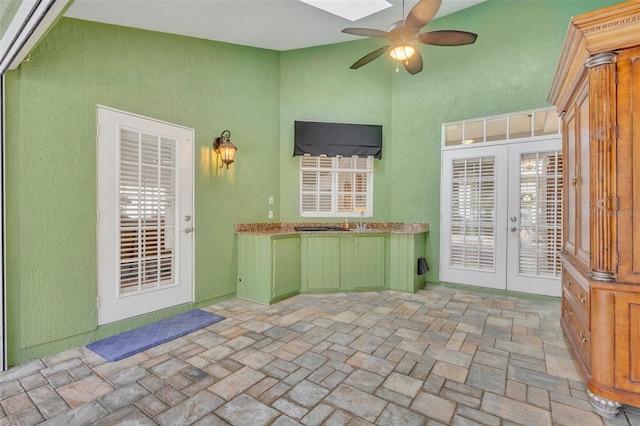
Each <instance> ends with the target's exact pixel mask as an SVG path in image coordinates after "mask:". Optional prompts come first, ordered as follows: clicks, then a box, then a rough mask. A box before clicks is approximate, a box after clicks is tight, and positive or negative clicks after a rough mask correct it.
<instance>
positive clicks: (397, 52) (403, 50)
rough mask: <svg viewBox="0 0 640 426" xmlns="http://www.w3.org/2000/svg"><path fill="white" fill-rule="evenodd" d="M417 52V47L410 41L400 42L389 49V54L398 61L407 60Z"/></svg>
mask: <svg viewBox="0 0 640 426" xmlns="http://www.w3.org/2000/svg"><path fill="white" fill-rule="evenodd" d="M415 53H416V48H415V47H413V46H412V45H410V44H408V43H403V44H399V45H397V46H394V47H392V48H391V49H389V56H391V57H392V58H393V59H395V60H396V61H406V60H407V59H409V58H410V57H412V56H413V55H414V54H415Z"/></svg>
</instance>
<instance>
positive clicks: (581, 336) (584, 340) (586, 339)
mask: <svg viewBox="0 0 640 426" xmlns="http://www.w3.org/2000/svg"><path fill="white" fill-rule="evenodd" d="M580 338H581V339H582V343H589V339H588V338H587V336H585V335H584V332H583V331H581V332H580Z"/></svg>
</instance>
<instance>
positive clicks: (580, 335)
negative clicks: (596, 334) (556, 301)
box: [562, 291, 591, 369]
mask: <svg viewBox="0 0 640 426" xmlns="http://www.w3.org/2000/svg"><path fill="white" fill-rule="evenodd" d="M562 318H563V319H564V320H565V322H566V324H567V326H568V327H567V328H568V331H569V335H570V336H569V337H570V338H571V340H573V342H574V345H575V347H576V348H577V350H578V352H579V353H580V356H581V357H582V360H583V361H584V364H585V366H586V367H587V369H590V364H591V332H590V331H589V326H588V324H589V318H588V317H587V316H585V313H584V311H583V310H582V307H581V306H580V304H579V303H578V302H576V300H575V299H574V298H573V296H572V295H571V294H569V293H568V292H567V291H564V292H563V294H562Z"/></svg>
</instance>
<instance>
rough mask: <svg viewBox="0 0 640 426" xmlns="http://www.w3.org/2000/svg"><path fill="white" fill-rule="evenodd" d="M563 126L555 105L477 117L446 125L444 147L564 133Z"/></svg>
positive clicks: (443, 131)
mask: <svg viewBox="0 0 640 426" xmlns="http://www.w3.org/2000/svg"><path fill="white" fill-rule="evenodd" d="M561 130H562V128H561V126H560V117H559V116H558V113H557V111H556V109H555V108H542V109H536V110H530V111H520V112H512V113H508V114H502V115H493V116H490V117H483V118H473V119H469V120H464V121H457V122H452V123H444V124H443V125H442V146H443V147H449V146H456V145H471V144H473V145H476V144H479V143H486V142H497V141H501V142H505V141H510V140H522V139H524V138H536V137H541V136H546V137H548V136H554V135H557V136H560V134H561V133H560V132H561Z"/></svg>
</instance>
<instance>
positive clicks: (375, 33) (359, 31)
mask: <svg viewBox="0 0 640 426" xmlns="http://www.w3.org/2000/svg"><path fill="white" fill-rule="evenodd" d="M342 32H343V33H345V34H353V35H357V36H362V37H380V38H389V36H390V35H391V34H390V33H388V32H386V31H382V30H374V29H373V28H345V29H344V30H342Z"/></svg>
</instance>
